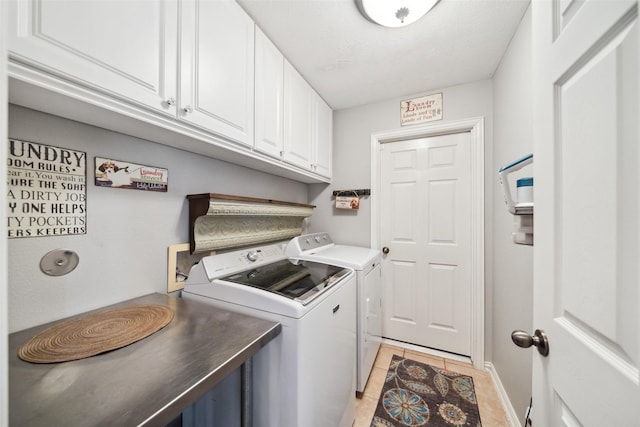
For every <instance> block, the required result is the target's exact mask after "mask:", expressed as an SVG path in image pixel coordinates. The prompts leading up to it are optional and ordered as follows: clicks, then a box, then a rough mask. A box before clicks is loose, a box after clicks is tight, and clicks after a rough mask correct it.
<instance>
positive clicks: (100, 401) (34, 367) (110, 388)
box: [9, 294, 281, 427]
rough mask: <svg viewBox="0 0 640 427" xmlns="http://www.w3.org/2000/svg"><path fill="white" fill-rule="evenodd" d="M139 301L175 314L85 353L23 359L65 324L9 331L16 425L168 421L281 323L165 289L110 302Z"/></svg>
mask: <svg viewBox="0 0 640 427" xmlns="http://www.w3.org/2000/svg"><path fill="white" fill-rule="evenodd" d="M135 304H162V305H166V306H169V307H171V308H172V309H173V311H174V318H173V320H172V321H171V323H169V324H168V325H167V326H165V327H164V328H163V329H161V330H160V331H158V332H156V333H155V334H153V335H151V336H149V337H147V338H144V339H142V340H140V341H138V342H135V343H133V344H130V345H128V346H126V347H123V348H120V349H118V350H114V351H111V352H108V353H103V354H100V355H97V356H93V357H89V358H86V359H80V360H76V361H71V362H63V363H52V364H35V363H29V362H25V361H22V360H21V359H19V358H18V356H17V352H18V348H19V347H20V346H21V345H22V344H23V343H24V342H26V341H27V340H28V339H29V338H31V337H32V336H34V335H35V334H37V333H38V332H40V331H42V330H44V329H46V328H48V327H50V326H52V325H54V324H56V323H59V322H52V323H49V324H46V325H41V326H37V327H34V328H30V329H26V330H24V331H20V332H15V333H13V334H10V335H9V351H10V354H9V418H10V421H9V423H10V425H11V426H47V427H49V426H62V425H67V426H81V425H83V426H89V425H91V426H97V425H118V426H137V425H154V426H155V425H158V426H164V425H166V424H167V423H169V422H170V421H172V420H173V419H174V418H175V417H176V416H178V415H179V414H180V413H181V412H182V411H183V410H184V409H185V408H187V407H188V406H190V405H191V404H192V403H193V402H195V401H196V400H197V399H198V398H199V397H200V396H202V395H203V394H204V393H205V392H207V391H208V390H209V389H210V388H211V387H213V386H214V385H215V384H217V383H218V382H219V381H220V380H222V379H223V378H224V377H226V376H227V375H228V374H229V373H231V372H232V371H233V370H235V369H236V368H238V367H239V366H240V365H242V363H244V362H245V361H246V360H247V359H249V358H250V357H251V356H252V355H253V354H255V353H256V352H257V351H258V350H260V349H261V348H262V347H264V346H265V345H266V344H267V343H268V342H269V341H271V340H272V339H273V338H275V337H276V336H277V335H278V334H279V333H280V331H281V325H280V324H279V323H277V322H272V321H268V320H262V319H257V318H253V317H248V316H245V315H242V314H237V313H232V312H229V311H225V310H222V309H219V308H215V307H212V306H209V305H206V304H203V303H201V302H198V301H191V300H189V301H186V300H183V299H181V298H178V297H173V296H168V295H164V294H150V295H146V296H143V297H140V298H135V299H132V300H129V301H125V302H122V303H119V304H115V305H112V306H110V307H109V308H113V307H124V306H127V305H135ZM105 308H107V307H105ZM96 311H98V310H96ZM79 316H81V315H79ZM79 316H73V317H79ZM73 317H72V318H73ZM64 320H66V319H64Z"/></svg>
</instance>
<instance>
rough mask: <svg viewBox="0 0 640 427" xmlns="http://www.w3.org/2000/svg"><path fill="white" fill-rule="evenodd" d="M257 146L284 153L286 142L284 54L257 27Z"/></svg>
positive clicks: (280, 154) (272, 152)
mask: <svg viewBox="0 0 640 427" xmlns="http://www.w3.org/2000/svg"><path fill="white" fill-rule="evenodd" d="M255 48H256V55H255V58H256V59H255V60H256V76H255V82H256V83H255V91H256V92H255V109H256V111H255V127H256V129H255V149H256V150H258V151H260V152H262V153H266V154H268V155H270V156H273V157H278V158H280V157H282V155H283V149H284V148H283V143H284V117H283V116H284V56H283V55H282V53H280V51H279V50H278V48H277V47H276V46H275V45H274V44H273V43H271V40H269V39H268V38H267V36H265V35H264V33H263V32H262V31H261V30H260V28H258V27H256V46H255Z"/></svg>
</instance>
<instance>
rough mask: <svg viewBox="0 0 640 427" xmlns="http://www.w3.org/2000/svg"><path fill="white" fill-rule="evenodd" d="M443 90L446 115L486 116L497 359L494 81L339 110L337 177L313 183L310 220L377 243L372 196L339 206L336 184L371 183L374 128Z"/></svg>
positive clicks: (354, 239) (343, 236) (337, 235)
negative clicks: (352, 206) (354, 206)
mask: <svg viewBox="0 0 640 427" xmlns="http://www.w3.org/2000/svg"><path fill="white" fill-rule="evenodd" d="M438 92H442V99H443V120H444V121H449V120H460V119H467V118H471V117H484V120H485V122H484V124H485V135H484V138H485V196H486V201H485V220H486V221H485V258H486V265H485V281H486V287H485V310H486V313H487V319H486V322H485V342H486V343H485V358H486V360H491V350H492V348H491V333H492V328H491V325H490V321H491V319H490V313H491V309H492V307H491V304H492V298H491V295H492V293H493V290H492V272H491V268H492V263H491V254H492V249H491V247H492V245H491V238H492V231H491V228H492V224H493V223H492V220H491V214H492V211H493V203H492V191H493V181H494V180H495V179H496V177H495V173H494V172H493V169H494V168H493V165H492V162H493V157H492V145H493V142H492V141H493V102H492V96H493V83H492V81H491V80H482V81H478V82H473V83H469V84H464V85H459V86H453V87H448V88H442V89H434V90H430V91H427V92H424V93H420V94H415V95H411V96H403V97H399V98H395V99H390V100H387V101H383V102H379V103H375V104H370V105H365V106H362V107H357V108H350V109H345V110H339V111H336V112H334V115H333V183H332V185H331V186H329V187H326V186H323V185H319V184H314V185H310V190H309V192H310V195H309V199H310V201H309V203H313V204H315V205H317V208H316V212H315V213H314V215H313V217H312V218H311V222H310V223H309V229H310V231H314V232H315V231H328V232H329V233H330V234H331V236H332V238H333V239H334V240H335V241H336V242H337V243H344V244H351V245H360V246H369V245H370V244H371V199H372V198H373V197H376V195H375V194H372V195H371V196H370V197H368V198H364V199H363V200H362V201H361V203H360V209H359V210H358V211H342V210H339V209H335V208H334V207H333V204H332V202H333V201H334V199H333V198H332V197H331V192H332V191H333V190H343V189H350V188H370V187H371V134H372V133H376V132H381V131H388V130H393V129H399V128H401V126H400V102H401V101H402V100H405V99H409V98H413V97H416V96H422V95H426V94H432V93H438Z"/></svg>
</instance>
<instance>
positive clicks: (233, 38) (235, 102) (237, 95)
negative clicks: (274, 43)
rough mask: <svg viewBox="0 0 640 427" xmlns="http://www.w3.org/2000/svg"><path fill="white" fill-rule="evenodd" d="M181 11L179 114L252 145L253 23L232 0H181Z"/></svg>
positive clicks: (186, 119) (236, 140)
mask: <svg viewBox="0 0 640 427" xmlns="http://www.w3.org/2000/svg"><path fill="white" fill-rule="evenodd" d="M181 8H182V10H181V15H182V22H181V35H182V38H181V40H182V41H181V57H180V60H181V63H180V64H181V67H180V70H181V72H180V99H179V108H178V116H179V117H180V118H181V119H183V120H185V121H188V122H190V123H192V124H194V125H196V126H199V127H202V128H204V129H207V130H211V131H213V132H215V133H218V134H220V135H224V136H226V137H227V138H230V139H232V140H233V141H235V142H240V143H242V144H245V145H248V146H253V111H254V105H253V104H254V102H253V85H254V23H253V21H252V20H251V18H250V17H249V16H248V15H247V14H246V13H245V12H244V10H242V8H241V7H240V6H239V5H238V4H237V3H236V2H235V1H233V0H224V1H220V0H218V1H205V0H184V1H182V2H181Z"/></svg>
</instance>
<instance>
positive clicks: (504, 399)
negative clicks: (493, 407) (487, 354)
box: [484, 362, 524, 427]
mask: <svg viewBox="0 0 640 427" xmlns="http://www.w3.org/2000/svg"><path fill="white" fill-rule="evenodd" d="M484 369H485V371H487V372H489V375H491V380H492V381H493V385H494V386H495V387H496V391H497V392H498V397H499V398H500V403H502V406H503V407H504V412H505V415H506V416H507V421H509V425H510V426H511V427H522V424H521V423H520V419H519V418H518V414H517V413H516V410H515V409H514V408H513V405H512V404H511V400H509V395H508V394H507V390H505V388H504V386H503V385H502V381H500V376H499V375H498V371H496V368H495V366H493V363H491V362H485V364H484ZM523 415H524V414H523Z"/></svg>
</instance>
